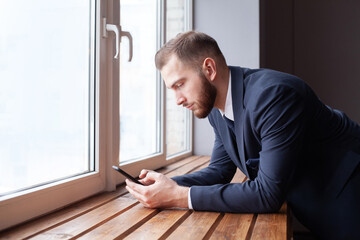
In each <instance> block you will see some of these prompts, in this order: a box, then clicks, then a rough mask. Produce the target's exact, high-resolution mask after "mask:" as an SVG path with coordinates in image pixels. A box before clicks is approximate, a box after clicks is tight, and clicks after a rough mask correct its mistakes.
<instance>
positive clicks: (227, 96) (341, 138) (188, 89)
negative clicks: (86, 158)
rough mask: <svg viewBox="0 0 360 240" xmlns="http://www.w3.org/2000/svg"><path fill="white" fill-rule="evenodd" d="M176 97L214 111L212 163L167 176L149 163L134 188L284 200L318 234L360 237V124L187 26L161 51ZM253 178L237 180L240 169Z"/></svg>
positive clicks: (168, 196)
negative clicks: (240, 61)
mask: <svg viewBox="0 0 360 240" xmlns="http://www.w3.org/2000/svg"><path fill="white" fill-rule="evenodd" d="M155 63H156V67H157V68H158V69H159V70H160V72H161V75H162V77H163V79H164V81H165V85H166V86H167V87H168V88H169V89H172V90H173V91H174V92H175V95H176V103H177V104H178V105H182V106H183V107H186V108H188V109H190V110H191V111H193V113H194V115H195V116H196V117H199V118H205V117H208V119H209V122H210V124H211V125H212V127H213V129H214V132H215V143H214V148H213V152H212V155H211V160H210V164H209V166H208V167H206V168H205V169H202V170H200V171H198V172H195V173H191V174H187V175H183V176H177V177H174V178H173V179H169V178H167V177H166V176H164V175H162V174H159V173H156V172H154V171H148V170H142V171H141V173H140V178H141V179H142V180H141V182H143V183H144V184H145V185H147V186H141V185H139V184H135V183H132V182H129V181H126V183H127V189H128V191H129V192H130V193H131V194H132V195H133V196H134V197H136V198H137V199H138V200H139V201H140V202H141V203H142V204H144V205H145V206H146V207H150V208H159V207H183V208H192V209H194V210H198V211H217V212H235V213H267V212H276V211H278V210H279V209H280V207H281V206H282V204H283V203H284V201H286V202H287V203H288V206H289V207H290V208H291V209H292V212H293V214H294V215H295V216H296V217H297V218H298V219H299V220H300V222H301V223H303V224H304V225H305V226H306V227H308V228H309V229H310V230H311V231H312V232H313V233H315V234H316V235H317V236H319V237H320V238H326V239H360V231H359V229H360V204H359V203H360V127H359V125H358V124H357V123H355V122H354V121H352V120H350V119H349V118H348V117H347V116H346V115H345V114H344V113H343V112H341V111H338V110H335V109H332V108H331V107H329V106H326V105H325V104H323V103H322V102H321V101H320V100H319V99H318V97H317V96H316V95H315V94H314V92H313V91H312V90H311V89H310V87H309V86H308V85H306V83H305V82H304V81H302V80H301V79H299V78H297V77H295V76H293V75H290V74H286V73H281V72H277V71H273V70H268V69H247V68H241V67H235V66H227V64H226V60H225V58H224V56H223V54H222V53H221V50H220V49H219V47H218V45H217V43H216V41H215V40H214V39H213V38H211V37H210V36H208V35H206V34H204V33H199V32H193V31H190V32H186V33H182V34H179V35H178V36H177V37H175V38H174V39H172V40H170V41H169V42H168V43H166V44H165V45H164V46H163V47H162V48H161V49H160V50H159V51H158V52H157V54H156V57H155ZM237 168H239V169H240V170H241V171H242V172H243V173H244V174H245V175H246V176H247V177H248V179H249V180H248V181H246V182H244V183H234V184H231V183H230V181H231V180H232V178H233V176H234V174H235V171H236V169H237Z"/></svg>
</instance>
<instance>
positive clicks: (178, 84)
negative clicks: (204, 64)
mask: <svg viewBox="0 0 360 240" xmlns="http://www.w3.org/2000/svg"><path fill="white" fill-rule="evenodd" d="M183 85H184V84H183V83H182V82H181V83H177V84H176V88H181V87H182V86H183Z"/></svg>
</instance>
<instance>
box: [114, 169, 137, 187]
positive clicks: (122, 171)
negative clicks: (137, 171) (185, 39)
mask: <svg viewBox="0 0 360 240" xmlns="http://www.w3.org/2000/svg"><path fill="white" fill-rule="evenodd" d="M112 168H113V169H115V170H116V171H118V172H119V173H121V174H122V175H124V176H125V177H126V178H128V179H130V180H131V181H133V182H134V183H137V184H141V185H143V186H144V184H142V183H141V182H139V181H138V180H137V179H135V178H133V177H132V176H131V175H130V174H128V173H127V172H125V171H124V170H122V169H120V168H119V167H118V166H112Z"/></svg>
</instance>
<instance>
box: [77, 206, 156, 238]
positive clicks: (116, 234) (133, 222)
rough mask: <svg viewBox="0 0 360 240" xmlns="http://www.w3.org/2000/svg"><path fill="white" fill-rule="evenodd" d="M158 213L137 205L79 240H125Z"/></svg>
mask: <svg viewBox="0 0 360 240" xmlns="http://www.w3.org/2000/svg"><path fill="white" fill-rule="evenodd" d="M158 212H159V210H157V209H150V208H145V207H143V206H142V205H140V204H137V205H136V206H134V207H133V208H131V209H129V210H128V211H126V212H124V213H122V214H121V215H119V216H116V217H115V218H113V219H111V220H110V221H108V222H106V223H104V224H102V225H101V226H99V227H97V228H95V229H93V230H92V231H90V232H88V233H87V234H85V235H83V236H81V237H80V238H79V239H101V240H102V239H104V240H106V239H123V238H124V237H125V236H127V235H128V234H130V233H131V232H133V231H134V229H136V228H138V227H139V226H141V225H142V224H143V223H144V222H145V221H147V220H149V219H150V218H151V217H153V216H154V215H156V214H157V213H158Z"/></svg>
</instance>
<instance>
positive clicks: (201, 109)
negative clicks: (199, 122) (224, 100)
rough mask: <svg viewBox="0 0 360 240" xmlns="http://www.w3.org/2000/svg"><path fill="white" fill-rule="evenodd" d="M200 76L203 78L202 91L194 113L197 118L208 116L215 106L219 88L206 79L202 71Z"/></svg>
mask: <svg viewBox="0 0 360 240" xmlns="http://www.w3.org/2000/svg"><path fill="white" fill-rule="evenodd" d="M200 77H201V79H202V81H201V85H202V86H201V89H202V91H201V93H200V98H199V100H198V101H197V105H198V106H197V107H198V108H197V109H195V110H194V115H195V116H196V117H197V118H206V117H207V116H208V115H209V114H210V112H211V110H212V109H213V107H214V104H215V99H216V93H217V90H216V87H215V86H213V85H212V84H211V83H210V82H209V81H208V80H207V79H206V77H205V75H204V74H203V73H202V72H201V73H200Z"/></svg>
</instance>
